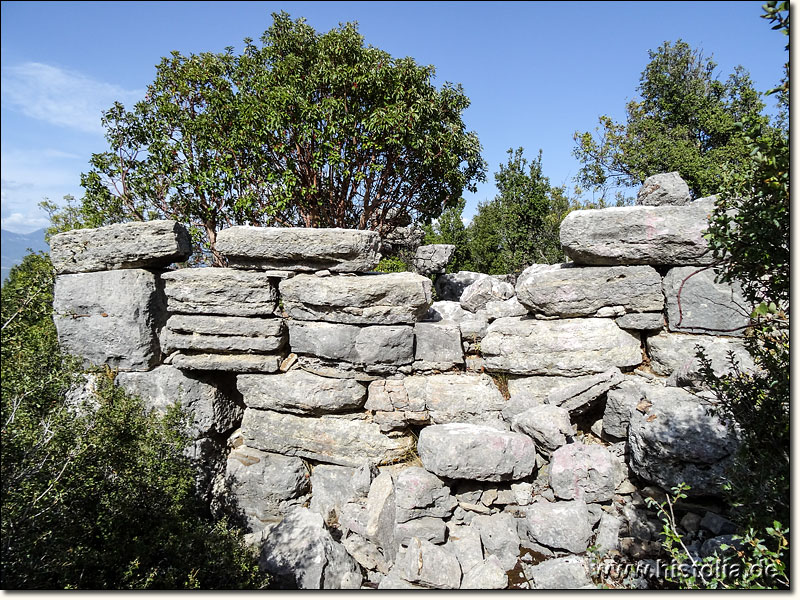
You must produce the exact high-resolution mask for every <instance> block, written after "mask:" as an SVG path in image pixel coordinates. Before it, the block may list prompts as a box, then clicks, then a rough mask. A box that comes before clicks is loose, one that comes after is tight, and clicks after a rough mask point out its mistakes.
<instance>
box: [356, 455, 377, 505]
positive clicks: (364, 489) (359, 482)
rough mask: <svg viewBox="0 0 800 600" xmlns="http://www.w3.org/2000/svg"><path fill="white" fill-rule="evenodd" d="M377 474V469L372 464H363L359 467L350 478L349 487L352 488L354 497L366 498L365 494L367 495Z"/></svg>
mask: <svg viewBox="0 0 800 600" xmlns="http://www.w3.org/2000/svg"><path fill="white" fill-rule="evenodd" d="M378 474H379V471H378V467H377V465H375V464H374V463H371V462H365V463H363V464H362V465H361V466H359V467H358V468H357V469H356V470H355V471H354V472H353V476H352V477H351V478H350V485H351V486H352V488H353V495H354V497H357V498H366V497H367V494H369V489H370V487H371V486H372V482H373V481H375V478H376V477H377V476H378Z"/></svg>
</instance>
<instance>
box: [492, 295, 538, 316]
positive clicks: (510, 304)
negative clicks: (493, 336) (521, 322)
mask: <svg viewBox="0 0 800 600" xmlns="http://www.w3.org/2000/svg"><path fill="white" fill-rule="evenodd" d="M527 314H528V309H527V308H525V307H524V306H523V305H522V304H520V302H519V300H517V297H516V296H514V297H512V298H509V299H507V300H490V301H489V302H487V303H486V318H487V319H488V320H489V321H494V320H496V319H502V318H503V317H522V316H525V315H527Z"/></svg>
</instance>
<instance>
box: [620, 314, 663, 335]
mask: <svg viewBox="0 0 800 600" xmlns="http://www.w3.org/2000/svg"><path fill="white" fill-rule="evenodd" d="M614 322H615V323H616V324H617V325H618V326H619V327H621V328H622V329H633V330H636V331H656V330H659V329H663V328H664V315H663V313H660V312H657V313H648V312H644V313H628V314H627V315H622V316H621V317H617V318H616V319H615V320H614Z"/></svg>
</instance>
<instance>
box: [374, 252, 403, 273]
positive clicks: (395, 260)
mask: <svg viewBox="0 0 800 600" xmlns="http://www.w3.org/2000/svg"><path fill="white" fill-rule="evenodd" d="M375 270H376V271H377V272H378V273H404V272H406V271H409V270H410V269H409V268H408V264H406V262H405V261H404V260H403V259H402V258H400V257H397V256H391V257H388V258H382V259H381V261H380V262H379V263H378V266H377V267H375Z"/></svg>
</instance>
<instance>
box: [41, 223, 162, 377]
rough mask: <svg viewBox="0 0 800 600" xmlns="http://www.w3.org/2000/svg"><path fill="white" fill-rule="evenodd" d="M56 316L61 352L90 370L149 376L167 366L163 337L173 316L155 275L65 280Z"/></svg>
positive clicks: (105, 274)
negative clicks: (169, 315) (109, 369)
mask: <svg viewBox="0 0 800 600" xmlns="http://www.w3.org/2000/svg"><path fill="white" fill-rule="evenodd" d="M79 231H81V230H79ZM53 313H54V314H53V320H54V321H55V325H56V330H57V331H58V343H59V345H60V346H61V349H62V350H63V351H64V352H65V353H67V354H73V355H75V356H79V357H81V358H82V359H83V360H84V362H85V364H95V365H102V364H107V365H108V366H110V367H112V368H114V369H119V370H120V371H147V370H148V369H151V368H152V367H154V366H156V365H157V364H158V363H159V362H160V361H161V349H160V347H159V343H158V332H159V330H160V329H161V328H162V327H163V326H164V322H165V321H166V319H167V314H166V310H165V306H164V297H163V293H162V291H161V289H160V286H159V284H158V281H157V278H156V276H155V275H154V274H153V273H151V272H150V271H144V270H142V269H126V270H122V271H100V272H97V273H75V274H69V275H59V276H57V277H56V282H55V288H54V292H53Z"/></svg>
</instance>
